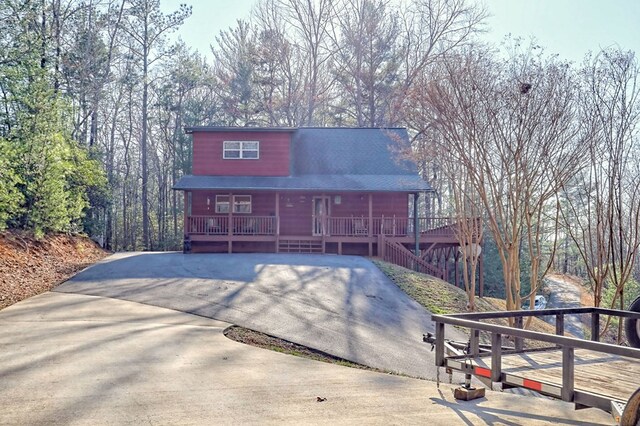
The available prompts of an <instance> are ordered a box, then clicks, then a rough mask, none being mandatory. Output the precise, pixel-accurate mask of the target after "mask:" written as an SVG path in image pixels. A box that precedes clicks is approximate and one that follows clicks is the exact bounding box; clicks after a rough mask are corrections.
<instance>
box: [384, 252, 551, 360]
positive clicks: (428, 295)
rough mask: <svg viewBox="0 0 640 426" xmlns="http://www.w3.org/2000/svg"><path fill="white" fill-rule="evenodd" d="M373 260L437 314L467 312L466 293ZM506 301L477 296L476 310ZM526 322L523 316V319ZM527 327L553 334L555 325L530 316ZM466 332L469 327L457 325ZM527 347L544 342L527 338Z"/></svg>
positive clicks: (498, 307) (497, 321)
mask: <svg viewBox="0 0 640 426" xmlns="http://www.w3.org/2000/svg"><path fill="white" fill-rule="evenodd" d="M372 262H373V263H374V264H375V265H376V266H377V267H378V268H379V269H380V270H381V271H382V272H383V273H384V274H385V275H386V276H387V277H389V278H390V279H391V281H393V282H394V283H395V284H396V285H397V286H398V287H400V289H402V291H404V292H405V293H406V294H407V295H409V297H411V298H412V299H413V300H415V301H416V302H418V303H419V304H421V305H422V306H424V307H425V309H427V310H428V311H429V312H431V313H433V314H436V315H446V314H457V313H462V312H468V311H467V294H466V292H465V291H464V290H463V289H461V288H459V287H456V286H454V285H451V284H449V283H448V282H446V281H443V280H441V279H439V278H436V277H433V276H431V275H426V274H421V273H418V272H415V271H412V270H410V269H406V268H403V267H401V266H397V265H394V264H392V263H388V262H384V261H381V260H378V259H373V260H372ZM506 309H507V304H506V302H505V301H504V300H502V299H496V298H493V297H482V298H480V297H476V312H491V311H505V310H506ZM483 322H487V323H493V324H499V325H509V323H508V320H507V319H495V320H483ZM525 324H526V319H525ZM527 329H528V330H532V331H538V332H541V333H549V334H555V330H556V329H555V326H553V325H551V324H549V323H546V322H544V321H543V320H541V319H539V318H533V319H532V320H531V322H530V324H529V326H528V327H527ZM459 330H461V331H462V332H464V333H466V334H468V329H466V328H460V329H459ZM480 339H481V341H482V342H483V343H489V342H490V336H489V334H488V333H484V332H481V333H480ZM525 345H526V347H530V348H536V347H546V346H549V344H548V343H545V342H537V341H526V342H525Z"/></svg>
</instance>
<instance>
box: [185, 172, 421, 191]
mask: <svg viewBox="0 0 640 426" xmlns="http://www.w3.org/2000/svg"><path fill="white" fill-rule="evenodd" d="M173 189H176V190H197V189H222V190H259V191H268V190H271V191H282V190H291V191H295V190H300V191H302V190H304V191H354V192H363V191H367V192H423V191H427V192H428V191H433V189H432V188H431V186H430V185H429V184H428V183H427V182H425V181H424V180H422V179H421V178H420V177H419V176H417V175H410V174H407V175H302V176H266V177H264V176H193V175H186V176H183V177H182V178H181V179H180V180H179V181H178V182H177V183H176V185H175V186H174V187H173Z"/></svg>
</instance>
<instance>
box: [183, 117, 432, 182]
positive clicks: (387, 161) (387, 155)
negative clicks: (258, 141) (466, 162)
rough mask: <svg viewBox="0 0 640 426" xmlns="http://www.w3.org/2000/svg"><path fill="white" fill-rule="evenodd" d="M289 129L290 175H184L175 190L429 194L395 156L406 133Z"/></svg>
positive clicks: (412, 168)
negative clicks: (291, 131) (394, 149)
mask: <svg viewBox="0 0 640 426" xmlns="http://www.w3.org/2000/svg"><path fill="white" fill-rule="evenodd" d="M243 129H244V130H246V128H243ZM288 130H293V131H294V133H293V135H292V144H291V149H292V154H291V157H292V163H291V171H292V174H291V176H288V177H264V176H192V175H188V176H183V177H182V178H181V179H180V180H179V181H178V182H177V183H176V185H175V186H174V189H178V190H193V189H222V190H236V189H251V190H313V191H323V190H324V191H360V192H362V191H372V192H376V191H378V192H394V191H399V192H418V191H432V188H431V187H430V186H429V184H428V183H427V182H425V181H424V180H422V179H421V178H420V176H419V175H418V173H417V172H416V168H415V165H414V164H413V163H411V162H409V161H397V160H395V158H394V157H395V154H394V153H393V148H394V146H397V145H398V144H402V143H408V140H409V138H408V135H407V131H406V129H399V128H393V129H375V128H335V127H306V128H298V129H288ZM187 131H188V132H189V133H192V132H194V131H203V132H212V131H228V128H215V127H202V128H197V127H196V128H193V127H191V128H188V130H187ZM238 131H240V130H238Z"/></svg>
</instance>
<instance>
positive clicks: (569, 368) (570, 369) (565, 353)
mask: <svg viewBox="0 0 640 426" xmlns="http://www.w3.org/2000/svg"><path fill="white" fill-rule="evenodd" d="M573 355H574V349H573V348H572V347H570V346H563V347H562V391H561V396H562V400H563V401H569V402H571V401H573V381H574V357H573Z"/></svg>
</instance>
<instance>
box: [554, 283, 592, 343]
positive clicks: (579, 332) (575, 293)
mask: <svg viewBox="0 0 640 426" xmlns="http://www.w3.org/2000/svg"><path fill="white" fill-rule="evenodd" d="M545 280H546V286H547V288H548V289H549V290H550V291H551V293H550V294H549V300H548V302H547V308H549V309H551V308H579V307H581V306H582V304H581V303H580V289H579V288H578V287H576V286H575V284H573V283H571V282H569V281H567V280H565V279H563V278H562V277H560V276H553V277H546V278H545ZM547 321H548V322H550V323H551V324H555V322H556V319H555V317H548V318H547ZM564 329H565V331H566V332H568V333H571V334H573V335H574V336H575V337H578V338H580V339H583V338H584V324H583V323H582V322H581V321H580V315H566V316H565V318H564Z"/></svg>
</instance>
